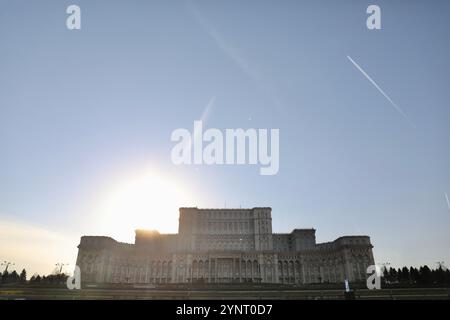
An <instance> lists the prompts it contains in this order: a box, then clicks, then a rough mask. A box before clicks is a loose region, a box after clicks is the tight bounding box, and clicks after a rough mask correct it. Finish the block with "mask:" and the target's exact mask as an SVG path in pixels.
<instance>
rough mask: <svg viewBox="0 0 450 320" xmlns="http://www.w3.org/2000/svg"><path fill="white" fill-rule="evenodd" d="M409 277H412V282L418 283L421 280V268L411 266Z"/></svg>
mask: <svg viewBox="0 0 450 320" xmlns="http://www.w3.org/2000/svg"><path fill="white" fill-rule="evenodd" d="M409 278H410V279H411V283H413V284H415V283H417V282H418V281H419V270H417V268H413V267H411V268H409Z"/></svg>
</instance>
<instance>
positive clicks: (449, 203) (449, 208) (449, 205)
mask: <svg viewBox="0 0 450 320" xmlns="http://www.w3.org/2000/svg"><path fill="white" fill-rule="evenodd" d="M445 199H447V206H448V210H450V201H448V196H447V193H445Z"/></svg>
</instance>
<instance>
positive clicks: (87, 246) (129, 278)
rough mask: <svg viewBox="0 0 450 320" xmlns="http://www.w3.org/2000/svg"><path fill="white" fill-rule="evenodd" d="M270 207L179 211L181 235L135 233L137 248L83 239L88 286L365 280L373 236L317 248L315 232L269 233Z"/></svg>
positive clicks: (104, 239) (344, 239) (349, 238)
mask: <svg viewBox="0 0 450 320" xmlns="http://www.w3.org/2000/svg"><path fill="white" fill-rule="evenodd" d="M271 211H272V209H271V208H253V209H198V208H180V217H179V228H178V234H160V233H158V232H157V231H147V230H136V238H135V243H134V244H127V243H121V242H117V241H115V240H114V239H112V238H109V237H97V236H84V237H81V242H80V245H79V246H78V248H79V251H78V258H77V265H78V266H79V267H80V269H81V278H82V281H83V282H84V283H141V284H158V283H199V282H206V283H239V282H241V283H242V282H254V283H255V282H256V283H282V284H297V285H302V284H310V283H324V282H329V283H336V282H343V281H344V280H345V279H348V280H349V281H363V280H365V279H366V277H367V275H366V269H367V267H368V266H369V265H373V264H374V258H373V254H372V248H373V246H372V245H371V243H370V238H369V237H368V236H344V237H340V238H338V239H336V240H335V241H333V242H326V243H316V236H315V232H316V231H315V230H314V229H294V230H293V231H292V232H291V233H279V234H278V233H272V217H271Z"/></svg>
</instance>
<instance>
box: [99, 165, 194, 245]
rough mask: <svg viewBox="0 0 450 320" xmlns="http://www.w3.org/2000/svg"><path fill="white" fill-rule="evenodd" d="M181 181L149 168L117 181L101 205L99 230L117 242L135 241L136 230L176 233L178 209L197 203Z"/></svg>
mask: <svg viewBox="0 0 450 320" xmlns="http://www.w3.org/2000/svg"><path fill="white" fill-rule="evenodd" d="M189 192H190V190H189V188H187V187H186V186H185V185H183V183H182V182H181V181H177V180H175V179H173V178H171V177H170V176H168V175H163V174H162V173H160V172H158V171H156V170H147V171H144V172H142V173H140V174H138V175H136V176H134V177H130V178H128V179H125V181H122V182H119V183H117V185H115V186H113V188H112V189H111V190H110V191H109V192H108V193H107V195H106V196H105V199H104V201H103V202H102V204H101V208H100V210H99V211H100V217H101V218H100V221H99V225H100V229H101V230H102V231H103V232H104V233H105V234H108V235H111V236H112V237H114V238H115V239H116V240H118V241H126V242H133V241H134V230H135V229H152V230H157V231H159V232H161V233H173V232H177V228H178V209H179V207H183V206H195V202H194V198H193V197H192V196H191V195H190V194H189Z"/></svg>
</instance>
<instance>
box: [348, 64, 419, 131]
mask: <svg viewBox="0 0 450 320" xmlns="http://www.w3.org/2000/svg"><path fill="white" fill-rule="evenodd" d="M347 58H348V60H350V62H351V63H353V65H354V66H355V67H356V68H357V69H358V70H359V71H360V72H361V73H362V74H363V75H364V76H365V77H366V78H367V80H369V81H370V82H371V83H372V84H373V85H374V86H375V88H377V90H378V91H380V93H381V94H382V95H383V96H384V97H385V98H386V99H387V100H388V101H389V102H390V104H391V105H392V106H393V107H394V108H395V110H397V112H398V113H400V114H401V115H402V116H403V117H404V118H405V119H406V120H407V121H408V122H409V123H410V124H411V125H412V126H413V127H416V126H415V125H414V123H413V122H412V121H411V120H410V119H409V118H408V116H407V115H406V114H405V113H404V112H403V111H402V109H400V107H399V106H398V105H397V104H396V103H395V102H394V101H392V99H391V98H390V97H389V96H388V95H387V94H386V93H385V92H384V91H383V89H381V88H380V86H379V85H378V84H377V83H376V82H375V81H374V80H373V79H372V78H371V77H370V76H369V75H368V74H367V73H366V72H365V71H364V70H363V69H362V68H361V67H360V66H359V65H358V64H357V63H356V62H355V61H354V60H353V59H352V58H351V57H350V56H347Z"/></svg>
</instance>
